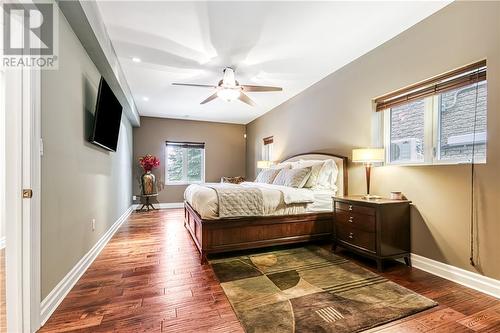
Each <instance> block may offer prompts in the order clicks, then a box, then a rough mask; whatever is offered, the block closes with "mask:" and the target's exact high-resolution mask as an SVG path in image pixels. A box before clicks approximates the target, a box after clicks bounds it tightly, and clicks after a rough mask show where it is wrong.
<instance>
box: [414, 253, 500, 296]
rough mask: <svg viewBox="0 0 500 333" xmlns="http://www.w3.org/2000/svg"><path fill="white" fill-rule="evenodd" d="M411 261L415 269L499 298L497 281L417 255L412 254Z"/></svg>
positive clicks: (499, 289) (499, 292) (499, 288)
mask: <svg viewBox="0 0 500 333" xmlns="http://www.w3.org/2000/svg"><path fill="white" fill-rule="evenodd" d="M411 261H412V266H413V267H415V268H418V269H421V270H423V271H426V272H428V273H431V274H434V275H437V276H440V277H442V278H445V279H447V280H450V281H453V282H456V283H458V284H461V285H464V286H466V287H469V288H472V289H475V290H477V291H480V292H482V293H485V294H488V295H491V296H493V297H496V298H500V281H499V280H496V279H492V278H489V277H487V276H483V275H481V274H478V273H474V272H469V271H466V270H465V269H462V268H458V267H455V266H451V265H448V264H443V263H442V262H439V261H436V260H432V259H429V258H426V257H422V256H419V255H418V254H413V253H412V254H411Z"/></svg>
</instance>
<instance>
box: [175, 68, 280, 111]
mask: <svg viewBox="0 0 500 333" xmlns="http://www.w3.org/2000/svg"><path fill="white" fill-rule="evenodd" d="M223 73H224V77H223V78H222V80H220V81H219V83H218V84H217V85H216V86H214V85H209V84H191V83H172V84H173V85H174V86H189V87H202V88H214V89H215V92H214V93H213V94H212V95H210V96H208V97H207V98H206V99H205V100H204V101H202V102H201V103H200V104H206V103H208V102H210V101H212V100H214V99H216V98H217V97H219V98H222V99H223V100H226V101H228V102H231V101H234V100H235V99H239V100H240V101H242V102H243V103H246V104H248V105H250V106H255V105H256V104H255V102H254V101H252V99H251V98H250V97H248V95H246V94H245V93H246V92H268V91H282V90H283V88H281V87H269V86H251V85H246V84H242V85H240V84H239V83H238V81H236V79H235V78H234V70H233V69H232V68H231V67H226V68H224V71H223Z"/></svg>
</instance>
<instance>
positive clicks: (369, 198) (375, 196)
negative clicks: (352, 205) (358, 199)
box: [363, 194, 382, 200]
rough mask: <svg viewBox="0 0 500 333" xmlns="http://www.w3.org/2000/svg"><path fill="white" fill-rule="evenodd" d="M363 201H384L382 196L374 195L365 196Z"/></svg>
mask: <svg viewBox="0 0 500 333" xmlns="http://www.w3.org/2000/svg"><path fill="white" fill-rule="evenodd" d="M363 199H365V200H377V199H382V197H381V196H380V195H373V194H367V195H364V196H363Z"/></svg>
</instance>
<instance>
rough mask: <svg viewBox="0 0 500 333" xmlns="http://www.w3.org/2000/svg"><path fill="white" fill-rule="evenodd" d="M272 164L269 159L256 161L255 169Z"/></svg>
mask: <svg viewBox="0 0 500 333" xmlns="http://www.w3.org/2000/svg"><path fill="white" fill-rule="evenodd" d="M272 164H273V163H272V162H271V161H257V169H269V168H270V167H271V165H272Z"/></svg>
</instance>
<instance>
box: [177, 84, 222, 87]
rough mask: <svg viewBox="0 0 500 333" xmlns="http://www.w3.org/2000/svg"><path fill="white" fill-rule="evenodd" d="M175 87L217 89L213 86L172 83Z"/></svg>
mask: <svg viewBox="0 0 500 333" xmlns="http://www.w3.org/2000/svg"><path fill="white" fill-rule="evenodd" d="M172 85H173V86H188V87H201V88H217V86H214V85H211V84H194V83H172Z"/></svg>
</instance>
